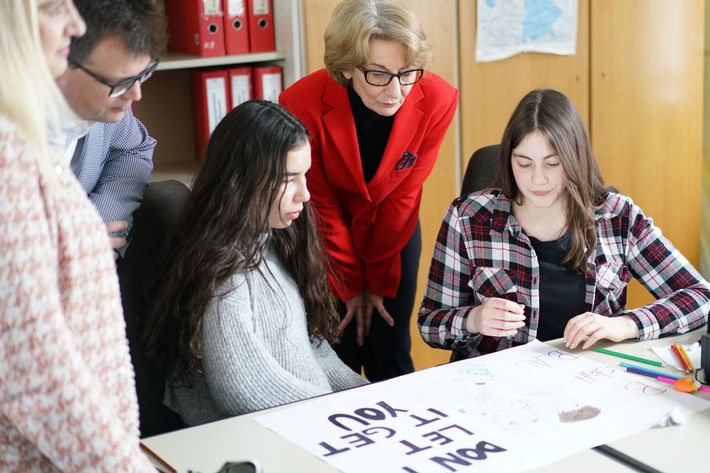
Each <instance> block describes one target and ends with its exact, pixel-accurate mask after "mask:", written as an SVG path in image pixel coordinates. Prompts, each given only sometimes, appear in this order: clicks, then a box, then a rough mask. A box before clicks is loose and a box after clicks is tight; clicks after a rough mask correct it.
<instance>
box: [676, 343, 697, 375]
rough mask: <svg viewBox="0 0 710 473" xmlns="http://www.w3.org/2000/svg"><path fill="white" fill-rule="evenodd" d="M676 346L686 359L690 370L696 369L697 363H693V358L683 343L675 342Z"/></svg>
mask: <svg viewBox="0 0 710 473" xmlns="http://www.w3.org/2000/svg"><path fill="white" fill-rule="evenodd" d="M675 346H676V347H678V351H679V352H680V354H681V355H682V356H683V359H684V360H685V364H686V365H688V369H689V370H690V371H695V365H693V360H691V359H690V356H688V352H687V351H685V347H684V346H683V345H681V344H680V343H675Z"/></svg>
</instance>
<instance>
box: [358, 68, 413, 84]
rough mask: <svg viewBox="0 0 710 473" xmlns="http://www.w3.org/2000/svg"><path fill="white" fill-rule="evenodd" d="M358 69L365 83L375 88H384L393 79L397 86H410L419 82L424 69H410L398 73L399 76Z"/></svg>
mask: <svg viewBox="0 0 710 473" xmlns="http://www.w3.org/2000/svg"><path fill="white" fill-rule="evenodd" d="M358 69H359V70H360V72H362V75H363V76H365V82H367V83H368V84H370V85H374V86H375V87H386V86H388V85H389V83H390V82H392V79H394V78H395V77H396V78H397V80H398V81H399V85H412V84H414V83H416V82H419V79H421V78H422V76H423V75H424V69H410V70H408V71H403V72H400V73H399V74H392V73H391V72H385V71H376V70H369V69H365V68H364V67H358Z"/></svg>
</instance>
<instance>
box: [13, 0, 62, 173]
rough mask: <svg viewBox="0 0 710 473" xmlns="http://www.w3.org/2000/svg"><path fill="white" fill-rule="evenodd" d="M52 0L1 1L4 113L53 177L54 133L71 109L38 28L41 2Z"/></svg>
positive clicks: (42, 168) (43, 167)
mask: <svg viewBox="0 0 710 473" xmlns="http://www.w3.org/2000/svg"><path fill="white" fill-rule="evenodd" d="M47 1H49V0H2V6H0V64H2V69H3V71H2V79H1V80H0V115H3V116H5V117H6V118H7V119H8V120H9V121H10V122H12V123H13V124H14V125H15V126H16V127H17V128H18V130H19V131H20V133H21V134H22V136H23V138H24V139H25V140H26V142H27V146H28V147H30V148H31V149H32V151H33V153H31V155H32V156H34V157H35V158H36V160H37V164H38V166H39V169H40V172H41V173H42V174H43V175H45V176H47V177H49V182H52V181H53V180H54V176H56V174H55V173H54V166H53V161H52V157H51V154H50V149H49V137H50V133H55V132H58V130H59V116H60V112H62V113H71V112H69V108H68V106H67V105H66V102H65V101H64V98H63V96H62V94H61V92H60V91H59V88H58V87H57V85H56V83H55V81H54V77H52V73H51V72H50V69H49V65H48V63H47V59H46V57H45V53H44V50H43V48H42V42H41V40H40V34H39V20H38V10H39V6H40V5H41V4H43V3H45V2H47Z"/></svg>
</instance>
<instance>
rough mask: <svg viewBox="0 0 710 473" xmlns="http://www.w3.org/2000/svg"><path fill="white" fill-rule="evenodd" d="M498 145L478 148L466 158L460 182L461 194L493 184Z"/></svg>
mask: <svg viewBox="0 0 710 473" xmlns="http://www.w3.org/2000/svg"><path fill="white" fill-rule="evenodd" d="M499 150H500V145H489V146H484V147H483V148H479V149H477V150H476V151H474V153H473V154H472V155H471V157H470V158H469V159H468V166H466V174H464V176H463V182H462V183H461V195H464V194H470V193H471V192H476V191H480V190H482V189H485V188H486V187H490V185H491V184H493V180H494V179H495V177H496V172H497V170H498V151H499Z"/></svg>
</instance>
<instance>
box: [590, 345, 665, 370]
mask: <svg viewBox="0 0 710 473" xmlns="http://www.w3.org/2000/svg"><path fill="white" fill-rule="evenodd" d="M594 351H596V352H599V353H605V354H607V355H612V356H618V357H619V358H626V359H627V360H633V361H638V362H639V363H646V364H648V365H653V366H663V363H661V362H660V361H654V360H648V359H646V358H641V357H640V356H634V355H627V354H626V353H619V352H618V351H613V350H609V349H606V348H600V347H594Z"/></svg>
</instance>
